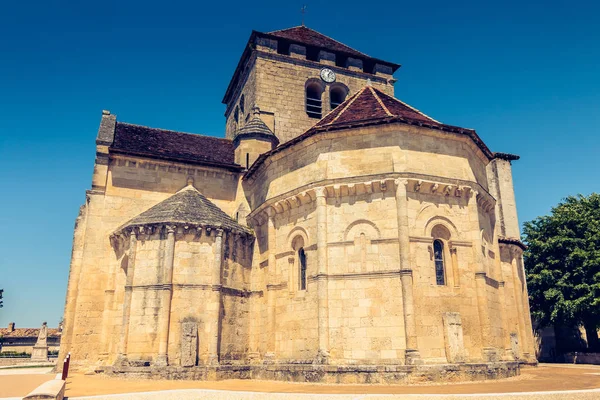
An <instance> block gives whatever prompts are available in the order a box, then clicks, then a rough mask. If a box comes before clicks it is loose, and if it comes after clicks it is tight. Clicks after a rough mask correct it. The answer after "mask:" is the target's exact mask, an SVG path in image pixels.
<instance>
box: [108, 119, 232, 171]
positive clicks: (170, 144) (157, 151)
mask: <svg viewBox="0 0 600 400" xmlns="http://www.w3.org/2000/svg"><path fill="white" fill-rule="evenodd" d="M110 149H111V150H112V151H116V152H123V153H128V154H134V155H140V156H147V157H158V158H164V159H170V160H181V161H184V162H194V163H199V164H210V165H215V166H221V167H226V168H232V169H240V168H241V167H240V166H239V165H237V164H235V161H234V149H233V142H232V141H231V140H229V139H221V138H216V137H211V136H202V135H195V134H191V133H183V132H175V131H169V130H165V129H156V128H149V127H147V126H140V125H133V124H126V123H123V122H117V124H116V127H115V140H114V142H113V144H112V146H111V147H110Z"/></svg>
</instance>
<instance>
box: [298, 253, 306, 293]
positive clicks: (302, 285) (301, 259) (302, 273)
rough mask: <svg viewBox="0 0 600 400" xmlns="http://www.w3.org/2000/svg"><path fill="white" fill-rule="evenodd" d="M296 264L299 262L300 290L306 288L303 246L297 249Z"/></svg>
mask: <svg viewBox="0 0 600 400" xmlns="http://www.w3.org/2000/svg"><path fill="white" fill-rule="evenodd" d="M298 264H300V274H299V275H300V282H299V283H300V285H299V286H300V290H306V254H305V253H304V248H303V247H300V249H299V250H298Z"/></svg>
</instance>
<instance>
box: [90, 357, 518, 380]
mask: <svg viewBox="0 0 600 400" xmlns="http://www.w3.org/2000/svg"><path fill="white" fill-rule="evenodd" d="M96 372H97V373H106V374H108V375H113V376H115V375H117V376H125V377H130V378H144V379H177V380H179V379H186V380H224V379H260V380H278V381H286V382H321V383H332V384H335V383H345V384H360V383H379V384H391V383H395V384H413V383H423V382H464V381H478V380H484V379H500V378H509V377H511V376H517V375H519V373H520V367H519V363H517V362H497V363H482V364H444V365H419V366H406V365H352V366H336V365H312V364H309V365H295V364H289V365H282V364H271V365H235V366H234V365H226V366H218V367H202V366H199V367H175V366H173V367H104V368H100V369H97V370H96Z"/></svg>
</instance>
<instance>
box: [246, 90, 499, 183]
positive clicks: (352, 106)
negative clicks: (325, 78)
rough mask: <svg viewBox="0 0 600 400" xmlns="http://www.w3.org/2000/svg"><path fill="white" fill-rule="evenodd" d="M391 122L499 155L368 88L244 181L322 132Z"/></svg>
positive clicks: (459, 130) (460, 131)
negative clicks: (463, 140) (442, 133)
mask: <svg viewBox="0 0 600 400" xmlns="http://www.w3.org/2000/svg"><path fill="white" fill-rule="evenodd" d="M388 123H403V124H408V125H416V126H422V127H426V128H430V129H436V130H441V131H445V132H451V133H457V134H462V135H466V136H468V137H470V138H471V140H473V142H474V143H475V145H477V147H479V149H480V150H481V151H482V152H483V154H485V156H486V157H487V158H488V159H490V160H491V159H493V158H494V156H495V153H492V152H491V151H490V149H489V148H488V147H487V146H486V145H485V143H483V141H482V140H481V138H480V137H479V136H478V135H477V133H476V132H475V131H474V130H473V129H465V128H460V127H457V126H452V125H446V124H442V123H441V122H439V121H436V120H435V119H433V118H431V117H428V116H427V115H425V114H423V113H422V112H421V111H419V110H417V109H416V108H413V107H411V106H409V105H408V104H406V103H404V102H402V101H400V100H398V99H396V98H394V97H392V96H389V95H387V94H385V93H383V92H382V91H381V90H379V89H376V88H374V87H371V86H365V87H364V88H362V89H361V90H359V91H358V92H357V93H355V94H354V95H352V96H350V97H349V98H348V99H346V101H344V102H343V103H342V104H340V105H339V106H337V107H336V108H335V109H334V110H333V111H331V112H330V113H329V114H327V115H326V116H325V117H323V119H321V120H320V121H319V122H317V123H316V124H315V126H313V127H312V128H310V129H309V130H308V131H306V132H305V133H303V134H302V135H300V136H298V137H296V138H294V139H292V140H289V141H287V142H285V143H283V144H282V145H280V146H279V147H276V148H275V149H273V150H271V151H269V152H267V153H264V154H262V155H260V157H258V159H257V160H256V161H255V162H254V164H252V166H251V167H250V169H248V171H247V172H246V173H245V174H244V179H247V178H249V177H250V176H251V175H252V174H253V173H254V171H256V170H257V169H258V167H259V166H260V165H261V164H262V163H263V162H264V160H265V159H266V158H267V157H269V156H270V155H271V154H274V153H277V152H279V151H282V150H283V149H286V148H288V147H290V146H293V145H294V144H296V143H298V142H301V141H303V140H304V139H306V138H308V137H310V136H313V135H315V134H317V133H319V132H324V131H329V130H337V129H350V128H355V127H360V126H369V125H379V124H388Z"/></svg>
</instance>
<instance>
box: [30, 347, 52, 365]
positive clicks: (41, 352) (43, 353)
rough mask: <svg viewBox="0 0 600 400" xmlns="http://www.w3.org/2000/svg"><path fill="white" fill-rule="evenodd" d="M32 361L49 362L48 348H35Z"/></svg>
mask: <svg viewBox="0 0 600 400" xmlns="http://www.w3.org/2000/svg"><path fill="white" fill-rule="evenodd" d="M31 361H33V362H37V361H43V362H47V361H48V346H33V351H32V352H31Z"/></svg>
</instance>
